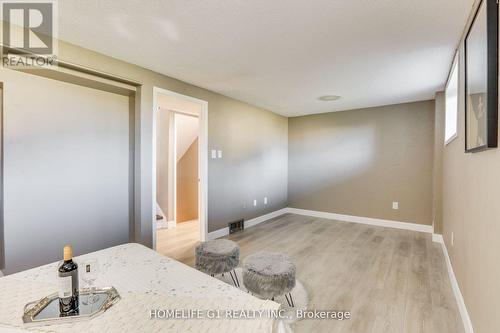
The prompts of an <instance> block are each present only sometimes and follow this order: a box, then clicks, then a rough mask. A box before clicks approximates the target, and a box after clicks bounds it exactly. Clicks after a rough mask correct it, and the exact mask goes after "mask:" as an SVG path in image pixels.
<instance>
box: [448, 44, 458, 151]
mask: <svg viewBox="0 0 500 333" xmlns="http://www.w3.org/2000/svg"><path fill="white" fill-rule="evenodd" d="M455 70H456V71H457V97H456V99H457V110H456V113H455V124H456V125H455V133H454V134H453V135H452V136H450V137H449V138H448V139H446V119H447V115H448V112H447V111H448V110H447V108H446V100H447V98H446V91H447V90H448V87H449V85H450V82H451V78H452V77H453V73H454V71H455ZM459 86H460V66H459V51H458V50H457V52H456V53H455V56H454V58H453V63H452V65H451V69H450V72H449V74H448V79H447V81H446V86H445V89H444V145H445V146H447V145H448V144H450V143H451V142H452V141H453V140H455V139H456V138H458V101H459V95H460V89H459Z"/></svg>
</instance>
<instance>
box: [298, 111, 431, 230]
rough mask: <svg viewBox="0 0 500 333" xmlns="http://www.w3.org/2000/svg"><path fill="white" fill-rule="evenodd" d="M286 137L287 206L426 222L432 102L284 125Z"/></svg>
mask: <svg viewBox="0 0 500 333" xmlns="http://www.w3.org/2000/svg"><path fill="white" fill-rule="evenodd" d="M288 131H289V136H288V137H289V142H288V144H289V151H288V152H289V155H288V156H289V159H288V166H289V178H288V203H289V204H288V205H289V207H293V208H301V209H309V210H316V211H323V212H332V213H338V214H345V215H354V216H362V217H371V218H380V219H387V220H395V221H402V222H411V223H418V224H427V225H430V224H431V223H432V180H433V175H432V167H433V148H434V101H425V102H416V103H407V104H399V105H390V106H382V107H375V108H368V109H360V110H350V111H346V112H333V113H326V114H317V115H310V116H304V117H296V118H289V127H288ZM393 201H397V202H399V209H398V210H393V209H392V202H393Z"/></svg>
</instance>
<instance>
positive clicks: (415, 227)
mask: <svg viewBox="0 0 500 333" xmlns="http://www.w3.org/2000/svg"><path fill="white" fill-rule="evenodd" d="M287 212H288V213H292V214H298V215H305V216H312V217H319V218H324V219H330V220H338V221H344V222H353V223H361V224H369V225H376V226H379V227H386V228H396V229H405V230H412V231H418V232H426V233H432V226H431V225H423V224H416V223H407V222H399V221H391V220H382V219H375V218H371V217H361V216H352V215H343V214H336V213H328V212H319V211H315V210H307V209H299V208H288V209H287Z"/></svg>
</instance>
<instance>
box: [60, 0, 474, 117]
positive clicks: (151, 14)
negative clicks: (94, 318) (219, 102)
mask: <svg viewBox="0 0 500 333" xmlns="http://www.w3.org/2000/svg"><path fill="white" fill-rule="evenodd" d="M472 3H473V0H418V1H416V0H272V1H270V0H251V1H250V0H209V1H202V0H198V1H197V0H171V1H170V0H163V1H160V0H148V1H138V0H106V1H103V0H85V1H82V0H64V1H60V6H59V24H60V26H59V34H60V37H61V39H63V40H66V41H69V42H71V43H74V44H77V45H81V46H83V47H86V48H88V49H92V50H95V51H98V52H101V53H104V54H107V55H110V56H112V57H115V58H118V59H122V60H125V61H128V62H131V63H134V64H137V65H140V66H142V67H145V68H148V69H152V70H154V71H157V72H160V73H162V74H165V75H169V76H172V77H174V78H177V79H180V80H183V81H186V82H189V83H192V84H194V85H197V86H200V87H204V88H207V89H210V90H213V91H216V92H219V93H221V94H224V95H226V96H230V97H234V98H236V99H239V100H242V101H245V102H248V103H250V104H253V105H256V106H260V107H263V108H265V109H268V110H271V111H274V112H276V113H280V114H283V115H287V116H296V115H304V114H312V113H321V112H330V111H340V110H348V109H354V108H361V107H369V106H376V105H384V104H394V103H401V102H408V101H416V100H424V99H430V98H433V96H434V92H435V91H437V90H440V89H442V88H443V85H444V83H445V80H446V76H447V73H448V70H449V67H450V65H451V61H452V58H453V53H454V48H455V47H456V45H457V43H458V40H459V38H460V35H461V33H462V30H463V28H464V25H465V23H466V20H467V17H468V14H469V12H470V10H471V8H472ZM327 94H333V95H340V96H342V99H340V100H338V101H334V102H321V101H318V100H317V98H318V97H319V96H321V95H327Z"/></svg>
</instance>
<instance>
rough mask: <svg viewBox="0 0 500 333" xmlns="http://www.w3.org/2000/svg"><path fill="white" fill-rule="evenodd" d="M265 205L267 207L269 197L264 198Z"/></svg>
mask: <svg viewBox="0 0 500 333" xmlns="http://www.w3.org/2000/svg"><path fill="white" fill-rule="evenodd" d="M264 205H267V197H264Z"/></svg>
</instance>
